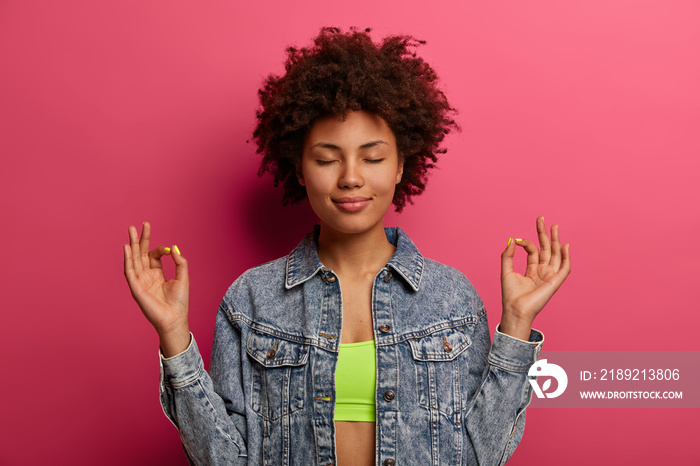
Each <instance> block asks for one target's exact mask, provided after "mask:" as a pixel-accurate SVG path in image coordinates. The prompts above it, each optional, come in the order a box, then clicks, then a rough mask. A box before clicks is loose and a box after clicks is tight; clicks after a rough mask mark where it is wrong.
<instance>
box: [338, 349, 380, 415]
mask: <svg viewBox="0 0 700 466" xmlns="http://www.w3.org/2000/svg"><path fill="white" fill-rule="evenodd" d="M375 353H376V346H375V344H374V340H369V341H361V342H359V343H341V344H340V351H339V352H338V365H337V367H336V369H335V420H336V421H365V422H374V416H375V401H374V399H375V394H374V392H375V390H376V389H375V386H376V377H377V375H376V374H377V364H376V356H375Z"/></svg>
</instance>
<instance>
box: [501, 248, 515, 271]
mask: <svg viewBox="0 0 700 466" xmlns="http://www.w3.org/2000/svg"><path fill="white" fill-rule="evenodd" d="M513 243H514V241H513V238H508V244H507V245H506V249H505V250H504V251H503V253H502V254H501V277H505V276H506V275H508V274H509V273H513V256H515V244H513Z"/></svg>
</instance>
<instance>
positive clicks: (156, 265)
mask: <svg viewBox="0 0 700 466" xmlns="http://www.w3.org/2000/svg"><path fill="white" fill-rule="evenodd" d="M168 255H170V248H166V247H164V246H161V247H159V248H155V249H153V250H152V251H149V252H148V258H149V260H150V265H151V268H152V269H162V268H163V262H162V261H161V260H160V258H161V257H163V256H168Z"/></svg>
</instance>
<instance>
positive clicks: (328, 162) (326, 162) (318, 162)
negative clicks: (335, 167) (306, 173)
mask: <svg viewBox="0 0 700 466" xmlns="http://www.w3.org/2000/svg"><path fill="white" fill-rule="evenodd" d="M333 162H335V160H316V163H317V164H319V165H330V164H332V163H333Z"/></svg>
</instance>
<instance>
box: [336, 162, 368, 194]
mask: <svg viewBox="0 0 700 466" xmlns="http://www.w3.org/2000/svg"><path fill="white" fill-rule="evenodd" d="M364 184H365V182H364V178H363V176H362V169H361V167H360V165H359V164H358V163H357V162H356V161H354V160H346V161H345V162H344V163H343V164H342V171H341V173H340V177H339V178H338V187H339V188H346V189H349V188H360V187H362V186H364Z"/></svg>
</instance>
